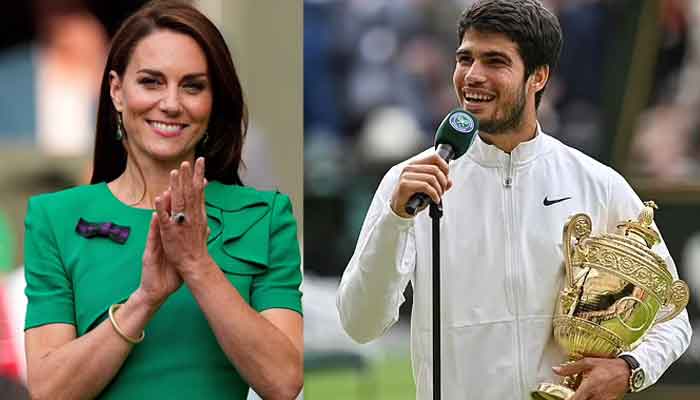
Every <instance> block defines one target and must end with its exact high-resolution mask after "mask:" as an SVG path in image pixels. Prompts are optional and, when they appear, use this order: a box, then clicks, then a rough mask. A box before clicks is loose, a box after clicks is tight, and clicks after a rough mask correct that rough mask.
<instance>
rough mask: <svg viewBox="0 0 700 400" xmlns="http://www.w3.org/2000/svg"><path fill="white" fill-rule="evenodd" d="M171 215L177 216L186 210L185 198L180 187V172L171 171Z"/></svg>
mask: <svg viewBox="0 0 700 400" xmlns="http://www.w3.org/2000/svg"><path fill="white" fill-rule="evenodd" d="M170 196H171V200H170V202H171V203H170V206H171V207H170V213H171V214H175V213H178V212H182V211H184V210H185V198H184V196H183V193H182V186H181V185H180V170H177V169H174V170H172V171H170Z"/></svg>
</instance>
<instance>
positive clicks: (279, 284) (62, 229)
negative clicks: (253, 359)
mask: <svg viewBox="0 0 700 400" xmlns="http://www.w3.org/2000/svg"><path fill="white" fill-rule="evenodd" d="M205 197H206V209H207V215H208V220H209V227H210V228H211V235H210V237H209V239H208V247H209V253H210V255H211V256H212V258H213V259H214V261H215V262H216V263H217V264H218V265H219V267H220V268H221V269H222V270H223V272H224V273H225V274H226V277H227V278H228V279H229V281H230V282H231V283H232V284H233V285H234V286H235V287H236V289H237V290H238V293H240V295H241V296H242V297H243V298H244V299H245V301H246V302H248V303H249V304H250V305H251V307H253V309H255V310H257V311H258V312H260V311H262V310H266V309H270V308H284V309H290V310H294V311H296V312H298V313H300V314H301V292H300V290H299V285H300V283H301V268H300V257H299V245H298V242H297V238H296V222H295V220H294V216H293V215H292V211H291V203H290V201H289V198H288V197H287V196H285V195H282V194H279V193H276V192H262V191H257V190H255V189H252V188H247V187H241V186H229V185H224V184H221V183H218V182H211V183H209V185H208V186H207V188H206V189H205ZM152 212H153V211H152V210H147V209H139V208H133V207H129V206H127V205H126V204H124V203H122V202H121V201H119V200H118V199H117V198H116V197H114V195H113V194H112V192H111V191H110V190H109V188H108V187H107V185H106V184H105V183H99V184H94V185H89V186H80V187H76V188H73V189H69V190H65V191H61V192H57V193H50V194H44V195H40V196H36V197H33V198H31V199H30V200H29V205H28V210H27V217H26V221H25V224H26V237H25V274H26V280H27V288H26V295H27V298H28V301H29V302H28V305H27V315H26V322H25V329H30V328H34V327H37V326H41V325H45V324H51V323H67V324H73V325H75V327H76V330H77V334H78V336H81V335H84V334H85V333H86V332H89V331H90V330H91V329H92V328H94V327H95V326H96V325H98V324H99V323H100V322H102V321H103V320H104V319H105V318H106V317H107V309H108V308H109V306H110V305H112V304H114V303H121V302H124V301H125V300H126V299H127V298H128V297H129V295H130V294H131V293H132V292H133V291H134V290H136V288H137V287H138V286H139V283H140V278H141V258H142V255H143V251H144V247H145V244H146V237H147V233H148V229H149V223H150V217H151V214H152ZM80 218H83V219H84V220H86V221H89V222H112V223H114V224H117V225H120V226H128V227H130V228H131V230H130V234H129V237H128V239H127V240H126V242H125V243H123V244H119V243H117V242H116V241H113V240H111V239H110V238H107V237H99V236H98V237H92V238H85V237H83V236H81V235H79V234H78V233H77V232H76V226H77V224H78V220H79V219H80ZM247 392H248V384H247V383H246V382H245V381H244V380H243V379H242V378H241V376H240V375H239V374H238V372H237V371H236V369H235V368H234V366H233V365H232V364H231V362H230V361H229V360H228V358H226V355H225V354H224V352H223V351H222V350H221V348H220V347H219V344H218V343H217V341H216V338H215V336H214V333H213V332H212V330H211V328H210V327H209V325H208V323H207V321H206V319H205V316H204V313H203V312H202V311H201V310H200V309H199V307H198V305H197V303H196V301H195V299H194V297H193V296H192V294H191V292H190V291H189V289H188V288H187V286H186V285H184V284H183V285H182V287H181V288H180V289H179V290H177V291H176V292H175V293H173V294H172V295H171V296H170V297H169V298H168V300H167V301H166V302H165V303H164V304H163V306H162V307H161V308H160V309H159V310H158V312H157V313H156V314H155V315H154V317H153V319H152V320H151V321H150V322H149V323H148V325H147V326H146V338H145V340H144V341H143V342H142V343H140V344H138V345H136V346H134V348H133V349H132V351H131V353H130V355H129V356H128V358H127V359H126V361H125V363H124V364H123V366H122V368H121V369H120V370H119V372H118V373H117V375H116V376H115V377H114V379H113V380H112V382H111V383H110V384H109V385H108V386H107V387H106V388H105V390H104V391H103V392H102V393H101V395H100V397H99V398H100V399H147V398H153V399H156V398H157V399H222V398H225V399H245V398H246V395H247Z"/></svg>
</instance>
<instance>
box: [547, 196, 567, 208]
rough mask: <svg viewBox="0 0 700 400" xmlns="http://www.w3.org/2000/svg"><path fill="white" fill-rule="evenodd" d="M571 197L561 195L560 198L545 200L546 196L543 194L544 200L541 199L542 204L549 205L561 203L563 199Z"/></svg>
mask: <svg viewBox="0 0 700 400" xmlns="http://www.w3.org/2000/svg"><path fill="white" fill-rule="evenodd" d="M570 198H571V197H562V198H561V199H555V200H547V196H544V200H543V201H542V204H544V205H545V206H551V205H552V204H557V203H561V202H562V201H564V200H569V199H570Z"/></svg>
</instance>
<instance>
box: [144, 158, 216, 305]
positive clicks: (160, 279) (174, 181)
mask: <svg viewBox="0 0 700 400" xmlns="http://www.w3.org/2000/svg"><path fill="white" fill-rule="evenodd" d="M206 185H207V180H206V178H204V158H203V157H199V158H198V159H197V160H196V161H195V164H194V169H193V168H192V165H191V163H190V162H187V161H185V162H183V163H182V164H181V165H180V168H179V169H174V170H172V171H170V185H169V186H170V187H169V188H168V189H167V190H166V191H165V192H164V193H163V194H161V195H160V196H158V197H156V199H155V208H156V209H155V212H154V213H153V215H152V216H151V224H150V228H149V232H148V238H147V240H146V248H145V250H144V254H143V259H142V261H143V266H142V272H141V287H140V290H141V291H142V292H143V294H144V295H145V297H146V298H147V299H148V300H149V302H151V303H152V304H154V305H160V304H162V303H163V302H164V301H165V300H166V299H167V298H168V296H170V295H171V294H172V293H173V292H175V291H176V290H177V289H179V288H180V286H181V285H182V283H183V281H187V280H188V279H190V278H192V277H195V275H196V274H198V273H201V272H205V271H202V268H205V267H206V266H209V265H212V263H210V262H206V261H208V259H209V252H208V250H207V237H208V236H209V232H210V231H209V228H208V226H207V214H206V208H205V206H204V188H205V187H206Z"/></svg>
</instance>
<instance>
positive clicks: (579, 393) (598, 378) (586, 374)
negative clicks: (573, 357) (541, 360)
mask: <svg viewBox="0 0 700 400" xmlns="http://www.w3.org/2000/svg"><path fill="white" fill-rule="evenodd" d="M552 369H553V370H554V372H555V373H557V374H558V375H561V376H571V375H575V374H580V373H581V374H583V379H582V380H581V385H579V387H578V389H577V390H576V394H574V396H573V397H572V398H571V399H570V400H616V399H620V398H621V397H622V396H623V395H624V394H625V393H627V390H628V389H629V378H630V373H631V371H630V368H629V366H628V365H627V363H626V362H625V360H622V359H619V358H592V357H586V358H583V359H581V360H578V361H576V362H573V363H571V364H563V365H561V366H559V367H553V368H552Z"/></svg>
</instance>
